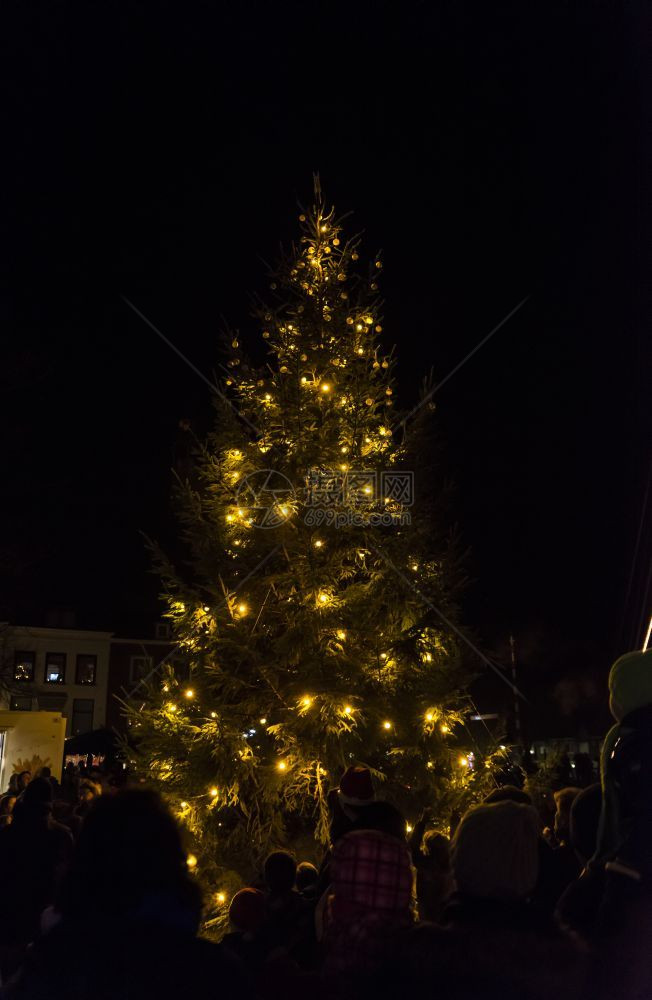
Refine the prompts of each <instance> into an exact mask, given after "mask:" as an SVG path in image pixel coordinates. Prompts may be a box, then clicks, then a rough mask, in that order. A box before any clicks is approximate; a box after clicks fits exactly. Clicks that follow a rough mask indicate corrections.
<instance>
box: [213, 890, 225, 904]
mask: <svg viewBox="0 0 652 1000" xmlns="http://www.w3.org/2000/svg"><path fill="white" fill-rule="evenodd" d="M215 899H216V900H217V902H218V904H219V905H220V906H224V904H225V903H226V893H224V892H218V893H217V895H216V896H215Z"/></svg>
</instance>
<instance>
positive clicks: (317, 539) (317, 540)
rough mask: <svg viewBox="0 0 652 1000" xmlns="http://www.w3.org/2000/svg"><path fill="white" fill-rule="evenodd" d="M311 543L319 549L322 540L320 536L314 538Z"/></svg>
mask: <svg viewBox="0 0 652 1000" xmlns="http://www.w3.org/2000/svg"><path fill="white" fill-rule="evenodd" d="M312 544H313V545H314V546H315V548H316V549H320V548H321V547H322V545H323V544H324V543H323V542H322V540H321V538H315V540H314V542H313V543H312Z"/></svg>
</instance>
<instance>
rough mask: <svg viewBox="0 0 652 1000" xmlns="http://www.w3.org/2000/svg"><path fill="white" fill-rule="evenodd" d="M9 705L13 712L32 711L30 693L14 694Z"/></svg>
mask: <svg viewBox="0 0 652 1000" xmlns="http://www.w3.org/2000/svg"><path fill="white" fill-rule="evenodd" d="M9 707H10V708H11V711H12V712H31V711H32V699H31V697H30V696H29V695H17V694H14V695H12V696H11V704H10V706H9Z"/></svg>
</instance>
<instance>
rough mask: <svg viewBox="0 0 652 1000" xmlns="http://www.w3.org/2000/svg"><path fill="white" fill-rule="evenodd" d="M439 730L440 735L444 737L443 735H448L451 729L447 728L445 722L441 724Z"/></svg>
mask: <svg viewBox="0 0 652 1000" xmlns="http://www.w3.org/2000/svg"><path fill="white" fill-rule="evenodd" d="M439 729H440V731H441V732H442V733H444V735H445V734H446V733H450V731H451V728H450V726H447V725H446V723H445V722H442V724H441V726H440V727H439Z"/></svg>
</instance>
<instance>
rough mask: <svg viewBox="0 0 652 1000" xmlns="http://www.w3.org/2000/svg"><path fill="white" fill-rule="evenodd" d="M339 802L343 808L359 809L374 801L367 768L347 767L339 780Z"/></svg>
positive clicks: (369, 773) (372, 787)
mask: <svg viewBox="0 0 652 1000" xmlns="http://www.w3.org/2000/svg"><path fill="white" fill-rule="evenodd" d="M339 800H340V804H341V805H342V806H343V807H346V806H350V807H352V808H354V809H359V808H361V807H362V806H367V805H369V803H370V802H373V801H374V786H373V785H372V783H371V772H370V771H369V768H367V767H353V766H351V767H347V769H346V771H345V772H344V774H343V775H342V777H341V779H340V787H339Z"/></svg>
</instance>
